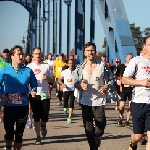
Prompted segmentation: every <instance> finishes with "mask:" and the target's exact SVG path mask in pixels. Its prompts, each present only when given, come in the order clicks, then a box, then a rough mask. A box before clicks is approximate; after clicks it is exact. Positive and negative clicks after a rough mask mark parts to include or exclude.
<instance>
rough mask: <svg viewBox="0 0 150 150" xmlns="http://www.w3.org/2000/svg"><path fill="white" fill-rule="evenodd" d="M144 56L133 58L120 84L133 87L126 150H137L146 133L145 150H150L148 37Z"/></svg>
mask: <svg viewBox="0 0 150 150" xmlns="http://www.w3.org/2000/svg"><path fill="white" fill-rule="evenodd" d="M143 43H144V44H143V48H144V52H145V54H144V55H143V56H137V57H134V58H133V59H132V60H131V61H130V63H129V64H128V66H127V67H126V69H125V72H124V75H123V78H122V82H123V84H128V85H130V86H134V87H135V88H134V90H135V93H134V94H135V95H134V97H133V100H132V103H131V112H132V121H133V134H132V135H131V142H130V146H129V149H128V150H137V143H138V142H139V141H140V140H141V139H142V138H143V133H144V132H145V131H146V132H147V137H148V142H147V145H146V150H150V36H147V37H146V38H145V39H144V42H143Z"/></svg>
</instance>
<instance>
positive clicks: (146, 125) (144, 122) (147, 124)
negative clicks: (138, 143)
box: [131, 102, 150, 134]
mask: <svg viewBox="0 0 150 150" xmlns="http://www.w3.org/2000/svg"><path fill="white" fill-rule="evenodd" d="M131 113H132V121H133V133H134V134H143V133H144V132H145V131H150V104H145V103H134V102H132V103H131Z"/></svg>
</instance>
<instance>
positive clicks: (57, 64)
mask: <svg viewBox="0 0 150 150" xmlns="http://www.w3.org/2000/svg"><path fill="white" fill-rule="evenodd" d="M65 64H66V63H64V62H63V61H60V60H56V61H55V62H54V67H55V77H56V78H59V76H60V74H61V72H62V68H63V66H65Z"/></svg>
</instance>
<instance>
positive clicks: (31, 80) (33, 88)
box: [29, 69, 38, 92]
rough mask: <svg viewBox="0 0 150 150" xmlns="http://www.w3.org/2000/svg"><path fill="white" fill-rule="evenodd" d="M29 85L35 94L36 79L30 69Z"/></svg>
mask: <svg viewBox="0 0 150 150" xmlns="http://www.w3.org/2000/svg"><path fill="white" fill-rule="evenodd" d="M29 84H30V87H31V89H32V90H34V91H35V92H37V87H38V84H37V79H36V77H35V75H34V72H33V71H32V69H30V79H29Z"/></svg>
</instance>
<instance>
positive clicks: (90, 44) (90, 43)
mask: <svg viewBox="0 0 150 150" xmlns="http://www.w3.org/2000/svg"><path fill="white" fill-rule="evenodd" d="M89 46H93V47H94V49H95V51H96V45H95V43H92V42H87V43H85V45H84V51H85V48H87V47H89Z"/></svg>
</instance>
